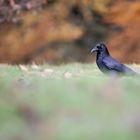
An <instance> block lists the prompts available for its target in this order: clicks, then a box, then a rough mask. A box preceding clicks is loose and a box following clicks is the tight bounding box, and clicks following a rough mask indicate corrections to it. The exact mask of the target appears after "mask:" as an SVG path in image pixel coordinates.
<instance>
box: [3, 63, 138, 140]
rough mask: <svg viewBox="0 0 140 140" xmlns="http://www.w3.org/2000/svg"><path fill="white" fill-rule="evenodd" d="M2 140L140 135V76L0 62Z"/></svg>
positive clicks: (122, 139)
mask: <svg viewBox="0 0 140 140" xmlns="http://www.w3.org/2000/svg"><path fill="white" fill-rule="evenodd" d="M132 67H133V66H132ZM135 67H138V68H139V66H135ZM138 68H137V69H138ZM0 140H140V77H139V76H132V77H131V76H128V77H125V76H123V77H109V76H105V75H103V74H102V73H101V72H100V71H99V70H98V69H97V67H96V65H95V64H68V65H61V66H50V65H43V66H36V65H33V66H10V65H0Z"/></svg>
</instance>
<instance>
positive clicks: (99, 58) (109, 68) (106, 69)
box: [91, 43, 137, 75]
mask: <svg viewBox="0 0 140 140" xmlns="http://www.w3.org/2000/svg"><path fill="white" fill-rule="evenodd" d="M93 52H97V55H96V64H97V66H98V67H99V69H100V70H101V71H102V72H103V73H105V74H115V75H116V74H117V75H118V74H119V75H120V74H126V75H135V74H137V73H136V72H135V71H133V70H132V69H130V68H129V67H127V66H125V65H123V64H121V63H119V62H118V61H117V60H115V59H114V58H112V57H111V56H110V54H109V51H108V49H107V47H106V45H105V44H104V43H98V44H96V46H95V47H94V48H93V49H92V50H91V53H93Z"/></svg>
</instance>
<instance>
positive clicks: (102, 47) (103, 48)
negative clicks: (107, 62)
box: [91, 43, 109, 54]
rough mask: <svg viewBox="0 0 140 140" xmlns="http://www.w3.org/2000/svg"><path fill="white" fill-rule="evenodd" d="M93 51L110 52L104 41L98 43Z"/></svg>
mask: <svg viewBox="0 0 140 140" xmlns="http://www.w3.org/2000/svg"><path fill="white" fill-rule="evenodd" d="M93 52H97V53H107V54H109V52H108V50H107V48H106V46H105V44H103V43H98V44H96V46H95V47H94V48H93V49H92V50H91V53H93Z"/></svg>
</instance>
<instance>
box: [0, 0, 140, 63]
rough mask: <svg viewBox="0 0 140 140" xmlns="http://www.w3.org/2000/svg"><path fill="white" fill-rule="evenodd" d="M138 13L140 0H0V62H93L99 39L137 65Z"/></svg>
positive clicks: (139, 44)
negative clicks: (93, 51) (91, 50)
mask: <svg viewBox="0 0 140 140" xmlns="http://www.w3.org/2000/svg"><path fill="white" fill-rule="evenodd" d="M139 17H140V1H139V0H115V1H114V0H70V1H68V0H0V63H10V64H19V63H25V64H26V63H37V64H42V63H49V64H61V63H69V62H84V63H86V62H92V61H93V59H94V56H93V55H92V56H91V54H90V49H91V48H92V47H94V46H95V44H96V43H97V42H105V43H106V44H107V45H108V48H109V50H110V51H111V53H112V55H113V56H114V57H115V58H116V59H118V60H119V61H121V62H125V63H140V55H139V54H140V41H139V38H140V31H139V29H140V18H139ZM128 56H129V57H128Z"/></svg>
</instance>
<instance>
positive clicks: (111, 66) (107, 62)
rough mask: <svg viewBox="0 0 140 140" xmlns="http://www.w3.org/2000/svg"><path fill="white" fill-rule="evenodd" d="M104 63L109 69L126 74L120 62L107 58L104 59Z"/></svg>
mask: <svg viewBox="0 0 140 140" xmlns="http://www.w3.org/2000/svg"><path fill="white" fill-rule="evenodd" d="M103 63H104V65H105V66H106V68H107V69H109V70H113V71H117V72H124V71H123V67H124V66H123V64H120V63H119V62H118V61H116V60H115V59H114V58H112V57H110V56H109V57H105V58H104V59H103Z"/></svg>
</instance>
